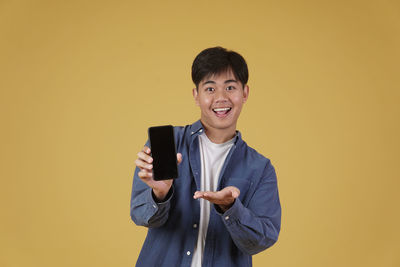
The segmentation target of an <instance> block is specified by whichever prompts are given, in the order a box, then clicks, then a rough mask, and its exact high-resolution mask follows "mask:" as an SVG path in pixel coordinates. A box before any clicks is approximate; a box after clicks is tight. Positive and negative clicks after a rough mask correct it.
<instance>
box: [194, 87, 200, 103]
mask: <svg viewBox="0 0 400 267" xmlns="http://www.w3.org/2000/svg"><path fill="white" fill-rule="evenodd" d="M192 93H193V98H194V102H196V105H197V106H199V105H200V103H199V92H198V91H197V88H193V90H192Z"/></svg>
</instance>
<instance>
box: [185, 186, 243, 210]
mask: <svg viewBox="0 0 400 267" xmlns="http://www.w3.org/2000/svg"><path fill="white" fill-rule="evenodd" d="M239 195H240V190H239V189H238V188H236V187H234V186H228V187H225V188H224V189H222V190H221V191H217V192H211V191H196V192H195V193H194V195H193V198H194V199H198V198H203V199H205V200H208V201H210V202H211V203H214V204H216V205H218V206H219V207H220V208H221V210H222V211H223V212H225V211H227V210H228V209H229V208H230V207H232V205H233V203H234V202H235V199H236V198H237V197H238V196H239Z"/></svg>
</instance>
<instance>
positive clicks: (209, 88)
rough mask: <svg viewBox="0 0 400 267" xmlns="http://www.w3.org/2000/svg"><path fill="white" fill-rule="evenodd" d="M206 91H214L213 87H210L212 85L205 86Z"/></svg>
mask: <svg viewBox="0 0 400 267" xmlns="http://www.w3.org/2000/svg"><path fill="white" fill-rule="evenodd" d="M206 91H207V92H213V91H214V88H212V87H207V88H206Z"/></svg>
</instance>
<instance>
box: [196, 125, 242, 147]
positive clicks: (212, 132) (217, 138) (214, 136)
mask: <svg viewBox="0 0 400 267" xmlns="http://www.w3.org/2000/svg"><path fill="white" fill-rule="evenodd" d="M203 126H204V131H205V133H206V135H207V137H208V139H210V141H211V142H213V143H215V144H222V143H225V142H227V141H229V140H231V139H232V138H233V137H235V135H236V127H232V128H231V129H230V128H228V129H216V128H212V127H209V126H207V125H205V124H203Z"/></svg>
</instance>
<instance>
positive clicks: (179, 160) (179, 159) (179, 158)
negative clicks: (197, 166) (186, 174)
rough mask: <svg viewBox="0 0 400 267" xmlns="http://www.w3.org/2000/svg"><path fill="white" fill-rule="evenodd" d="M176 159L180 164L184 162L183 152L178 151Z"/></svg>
mask: <svg viewBox="0 0 400 267" xmlns="http://www.w3.org/2000/svg"><path fill="white" fill-rule="evenodd" d="M176 159H177V160H178V164H179V163H181V162H182V154H181V153H178V154H176Z"/></svg>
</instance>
